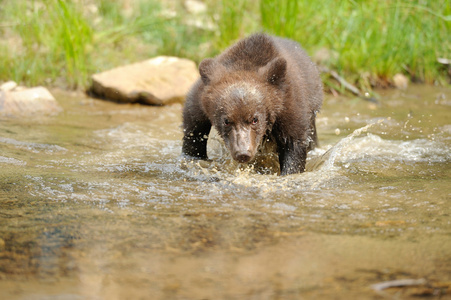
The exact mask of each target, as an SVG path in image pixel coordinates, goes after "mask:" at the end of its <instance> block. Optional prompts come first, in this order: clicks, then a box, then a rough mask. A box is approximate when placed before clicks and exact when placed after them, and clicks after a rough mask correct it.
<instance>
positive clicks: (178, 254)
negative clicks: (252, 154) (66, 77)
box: [0, 86, 451, 299]
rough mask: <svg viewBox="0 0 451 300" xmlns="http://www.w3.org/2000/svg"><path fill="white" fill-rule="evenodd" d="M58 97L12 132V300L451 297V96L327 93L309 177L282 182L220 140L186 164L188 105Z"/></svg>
mask: <svg viewBox="0 0 451 300" xmlns="http://www.w3.org/2000/svg"><path fill="white" fill-rule="evenodd" d="M54 93H55V96H56V97H57V99H58V100H59V102H60V103H61V104H62V105H63V106H64V109H65V112H64V113H62V114H60V115H58V116H53V117H45V118H26V119H24V118H15V119H14V118H13V119H11V118H2V119H1V122H0V168H1V169H0V295H2V296H3V298H5V299H299V298H307V299H310V298H317V299H318V298H320V299H321V298H325V299H328V298H335V299H349V298H359V299H379V298H380V297H381V295H380V294H381V293H388V294H389V295H395V296H400V297H403V298H406V297H407V298H408V297H414V296H416V295H417V294H421V293H422V294H423V295H426V296H431V297H436V298H440V297H441V298H440V299H445V298H446V297H450V295H451V291H450V290H451V283H450V282H451V217H450V214H451V209H450V206H451V184H450V183H451V181H450V179H451V168H450V164H451V153H450V146H451V121H450V120H451V119H450V112H451V91H450V89H447V88H436V87H425V86H420V87H411V88H410V89H409V90H408V91H403V92H401V91H387V92H382V93H381V103H382V104H381V105H374V104H372V103H369V102H366V101H364V100H361V99H349V98H332V97H329V98H327V99H326V101H325V104H324V106H323V109H322V112H321V113H320V114H319V115H318V121H317V127H318V133H319V140H320V144H321V145H320V147H319V148H318V149H316V150H314V151H313V152H311V153H310V154H309V162H308V169H309V171H308V172H306V173H303V174H300V175H290V176H285V177H280V176H277V175H276V174H274V173H271V172H268V171H267V170H266V171H265V170H264V172H263V173H265V174H260V173H261V171H262V169H261V168H258V166H256V167H255V168H252V167H243V166H239V165H237V164H235V163H234V162H232V161H231V160H230V158H229V157H228V154H227V151H225V149H224V147H223V145H222V144H221V142H220V140H219V138H218V137H217V135H213V136H212V138H211V140H210V144H209V156H210V159H211V160H210V161H200V162H185V161H182V160H180V157H179V155H180V151H181V137H182V131H181V129H180V124H181V109H182V107H181V106H180V105H173V106H169V107H146V106H139V105H120V104H115V103H109V102H105V101H100V100H94V99H89V98H85V97H83V96H80V95H71V94H68V93H63V92H58V91H55V92H54ZM273 161H274V157H270V158H269V159H267V161H266V165H271V164H272V162H273ZM421 278H424V279H425V280H426V284H423V285H421V286H410V287H400V288H397V289H389V290H386V291H383V292H380V291H375V290H373V289H371V285H372V284H376V283H379V282H381V281H386V280H395V279H421ZM385 296H386V295H385Z"/></svg>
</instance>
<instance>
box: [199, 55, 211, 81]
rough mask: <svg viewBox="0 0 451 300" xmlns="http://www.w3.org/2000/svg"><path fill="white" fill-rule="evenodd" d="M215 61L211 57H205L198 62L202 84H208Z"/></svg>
mask: <svg viewBox="0 0 451 300" xmlns="http://www.w3.org/2000/svg"><path fill="white" fill-rule="evenodd" d="M214 65H215V62H214V60H213V59H212V58H206V59H204V60H203V61H202V62H201V63H200V64H199V73H200V78H201V79H202V81H203V83H204V84H208V83H209V82H210V80H211V75H212V74H213V70H214Z"/></svg>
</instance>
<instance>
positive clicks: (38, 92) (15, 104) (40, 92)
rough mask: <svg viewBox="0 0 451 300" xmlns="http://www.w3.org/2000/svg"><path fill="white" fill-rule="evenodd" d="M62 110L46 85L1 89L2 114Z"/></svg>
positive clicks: (0, 106)
mask: <svg viewBox="0 0 451 300" xmlns="http://www.w3.org/2000/svg"><path fill="white" fill-rule="evenodd" d="M2 87H3V85H2ZM62 110H63V109H62V108H61V106H60V105H59V104H58V102H57V101H56V100H55V98H54V97H53V96H52V94H51V93H50V92H49V91H48V90H47V89H46V88H44V87H41V86H40V87H34V88H25V89H23V88H21V89H17V88H13V89H7V88H4V87H3V88H2V89H0V115H10V116H16V115H19V116H24V115H25V116H31V115H53V114H57V113H59V112H61V111H62Z"/></svg>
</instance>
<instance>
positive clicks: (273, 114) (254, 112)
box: [199, 58, 287, 163]
mask: <svg viewBox="0 0 451 300" xmlns="http://www.w3.org/2000/svg"><path fill="white" fill-rule="evenodd" d="M286 68H287V64H286V60H285V59H283V58H275V59H273V60H272V61H270V62H269V63H268V64H266V65H265V66H262V67H260V68H258V69H255V70H246V69H228V68H227V67H226V66H224V65H222V64H221V63H218V62H216V61H215V60H214V59H205V60H203V61H202V62H201V64H200V65H199V72H200V75H201V79H202V82H203V84H204V90H203V93H202V99H201V102H202V107H203V109H204V111H205V113H206V114H207V116H208V118H209V119H210V122H211V123H212V124H213V126H215V128H216V130H217V131H218V132H219V134H220V135H221V137H222V138H223V140H224V142H225V145H226V147H227V148H228V149H229V151H230V154H231V156H232V158H233V159H234V160H236V161H238V162H240V163H247V162H249V161H251V160H252V159H253V158H254V156H255V154H256V153H257V150H258V147H259V146H260V144H261V142H262V139H263V137H264V136H265V134H266V133H267V132H269V131H270V130H271V128H272V126H273V124H274V122H275V121H276V119H277V116H278V114H279V113H280V111H281V110H282V108H283V95H284V86H285V84H284V81H285V73H286Z"/></svg>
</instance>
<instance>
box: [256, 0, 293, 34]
mask: <svg viewBox="0 0 451 300" xmlns="http://www.w3.org/2000/svg"><path fill="white" fill-rule="evenodd" d="M260 15H261V22H262V26H263V27H264V28H265V29H266V30H268V31H269V32H270V33H272V34H275V35H278V36H284V37H288V38H294V37H295V33H296V22H297V19H298V15H299V1H293V0H280V1H274V0H261V1H260Z"/></svg>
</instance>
